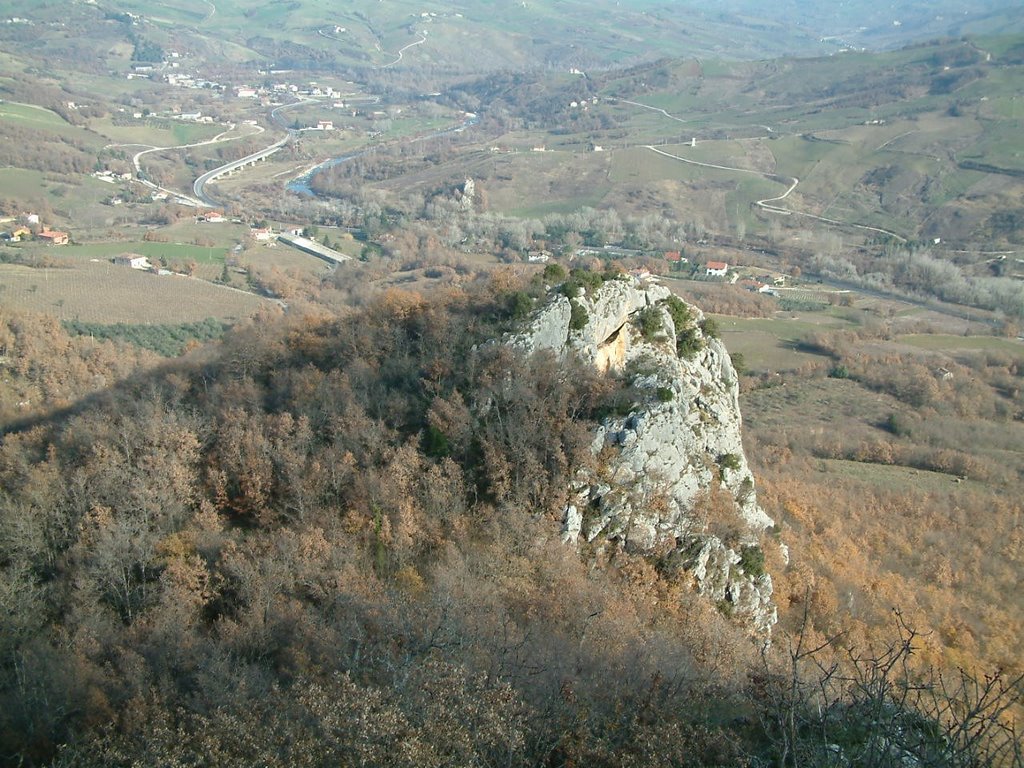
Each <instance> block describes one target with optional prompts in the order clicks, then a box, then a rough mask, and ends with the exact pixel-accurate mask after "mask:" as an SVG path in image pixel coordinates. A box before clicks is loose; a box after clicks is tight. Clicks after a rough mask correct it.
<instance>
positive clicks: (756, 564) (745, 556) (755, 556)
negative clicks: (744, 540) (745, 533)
mask: <svg viewBox="0 0 1024 768" xmlns="http://www.w3.org/2000/svg"><path fill="white" fill-rule="evenodd" d="M740 568H742V569H743V572H744V573H745V574H747V575H748V576H753V577H754V578H757V577H758V576H764V573H765V571H764V550H763V549H761V547H759V546H758V545H757V544H748V545H747V546H745V547H743V548H742V549H740Z"/></svg>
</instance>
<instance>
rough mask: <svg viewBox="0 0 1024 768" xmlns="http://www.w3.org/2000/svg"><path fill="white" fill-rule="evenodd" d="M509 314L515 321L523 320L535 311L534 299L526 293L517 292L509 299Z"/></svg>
mask: <svg viewBox="0 0 1024 768" xmlns="http://www.w3.org/2000/svg"><path fill="white" fill-rule="evenodd" d="M507 306H508V313H509V315H510V316H511V317H512V318H513V319H514V320H522V319H523V318H525V317H526V316H527V315H528V314H530V311H531V310H532V309H533V299H532V298H530V294H528V293H526V291H516V292H515V293H513V294H510V295H509V297H508V305H507Z"/></svg>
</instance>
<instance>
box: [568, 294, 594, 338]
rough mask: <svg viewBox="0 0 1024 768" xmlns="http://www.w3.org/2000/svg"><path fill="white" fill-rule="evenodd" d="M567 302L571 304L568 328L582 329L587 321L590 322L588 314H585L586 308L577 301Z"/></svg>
mask: <svg viewBox="0 0 1024 768" xmlns="http://www.w3.org/2000/svg"><path fill="white" fill-rule="evenodd" d="M569 303H570V304H571V305H572V310H571V312H570V314H569V330H570V331H580V330H583V329H584V328H585V327H586V325H587V323H589V322H590V315H589V314H587V310H586V308H585V307H584V306H583V305H582V304H580V303H579V302H578V301H570V302H569Z"/></svg>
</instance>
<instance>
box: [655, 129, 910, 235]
mask: <svg viewBox="0 0 1024 768" xmlns="http://www.w3.org/2000/svg"><path fill="white" fill-rule="evenodd" d="M646 148H647V149H649V150H651V151H652V152H657V153H658V154H659V155H664V156H665V157H669V158H672V159H673V160H678V161H679V162H682V163H688V164H689V165H699V166H702V167H704V168H717V169H718V170H721V171H733V172H735V173H749V174H753V175H754V176H760V177H761V178H763V179H768V180H769V181H779V180H780V179H784V178H786V177H784V176H779V175H777V174H772V173H763V172H761V171H754V170H751V169H750V168H734V167H732V166H728V165H717V164H716V163H702V162H699V161H697V160H690V159H689V158H686V157H680V156H679V155H673V154H672V153H670V152H665V151H664V150H661V149H658V148H657V147H654V146H651V145H650V144H648V145H647V147H646ZM789 182H790V186H789V189H787V190H786V191H785V192H783V193H782V194H781V195H778V196H777V197H766V198H764V199H763V200H758V201H756V202H755V203H754V204H755V205H756V206H758V207H759V208H761V209H762V210H765V211H768V212H769V213H776V214H779V215H780V216H802V217H803V218H805V219H812V220H814V221H820V222H823V223H825V224H833V225H835V226H839V227H852V228H854V229H863V230H866V231H868V232H878V233H880V234H883V235H888V236H889V237H891V238H893V239H894V240H898V241H899V242H901V243H905V242H907V239H906V238H905V237H902V236H901V235H897V234H896V233H895V232H890V231H889V230H888V229H882V228H881V227H869V226H868V225H867V224H854V223H852V222H848V221H839V220H838V219H829V218H827V217H825V216H818V215H816V214H813V213H805V212H803V211H794V210H792V209H790V208H783V207H782V206H779V205H772V203H776V202H778V201H780V200H785V199H786V198H787V197H789V195H790V193H791V192H792V191H793V190H794V189H796V188H797V185H799V184H800V179H798V178H796V177H795V176H792V177H790V178H789Z"/></svg>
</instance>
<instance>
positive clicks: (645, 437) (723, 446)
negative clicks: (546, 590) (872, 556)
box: [508, 276, 775, 632]
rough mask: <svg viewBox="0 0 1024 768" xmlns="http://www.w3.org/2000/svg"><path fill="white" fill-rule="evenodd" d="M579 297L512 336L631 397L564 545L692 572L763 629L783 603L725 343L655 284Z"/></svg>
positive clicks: (608, 422) (555, 305) (604, 434)
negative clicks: (627, 389)
mask: <svg viewBox="0 0 1024 768" xmlns="http://www.w3.org/2000/svg"><path fill="white" fill-rule="evenodd" d="M577 290H579V291H580V295H577V296H575V297H573V298H572V299H569V298H567V297H566V296H565V295H557V296H555V297H553V298H552V299H551V300H550V301H549V303H548V304H547V305H546V306H545V307H544V308H543V309H541V310H540V311H539V312H537V313H536V314H535V315H534V316H533V318H532V319H531V320H530V322H529V323H528V324H527V327H526V328H525V329H524V330H523V331H522V332H520V333H519V334H517V335H515V336H514V337H512V338H510V339H508V342H509V343H511V344H514V345H515V346H517V347H519V348H520V349H522V350H523V351H525V352H533V351H536V350H541V349H550V350H553V351H554V352H556V353H557V354H559V355H562V356H569V355H575V356H577V357H579V358H581V359H584V360H587V361H590V362H592V363H593V364H594V365H595V366H597V367H599V368H600V369H601V370H604V371H607V372H608V373H609V375H616V376H619V377H621V378H622V379H623V383H624V385H628V386H631V387H632V391H633V392H634V393H635V394H636V398H635V399H634V400H633V401H632V402H631V403H630V407H629V408H628V412H625V413H622V414H620V415H615V416H610V417H608V418H606V419H604V421H603V422H602V423H601V425H600V426H599V427H598V429H597V432H596V434H595V436H594V443H593V447H592V450H593V451H594V453H595V455H597V456H598V458H599V459H600V461H599V462H598V467H599V468H598V470H597V471H596V472H590V471H587V472H582V471H581V473H580V477H579V480H578V482H577V484H576V486H575V487H574V488H573V489H572V490H573V492H574V498H573V500H572V501H571V502H570V503H569V504H568V506H567V508H566V511H565V519H564V528H563V537H564V540H565V541H566V542H567V543H573V544H576V545H577V546H579V545H581V544H582V543H584V542H587V543H590V544H591V545H594V546H597V547H599V548H600V547H606V546H609V545H611V544H613V543H615V544H618V545H620V546H623V547H626V548H627V549H630V550H633V551H642V552H654V551H657V552H658V557H659V560H658V563H659V567H662V568H668V569H672V570H677V569H683V570H684V571H685V572H687V573H689V574H690V575H691V576H692V579H693V583H694V585H695V587H696V589H697V590H698V591H699V592H701V593H702V594H705V595H707V596H709V597H710V598H711V599H712V600H714V601H716V603H717V604H718V605H719V606H720V607H721V608H722V610H723V611H726V612H728V613H730V614H732V615H735V616H736V617H737V618H742V619H744V620H748V621H750V622H751V624H752V626H753V627H754V628H755V629H756V630H757V631H760V632H765V631H768V630H769V629H770V628H771V626H772V624H774V622H775V607H774V605H773V604H772V601H771V595H772V581H771V577H770V575H768V574H767V573H766V572H765V571H764V554H763V550H762V549H761V544H760V541H761V540H762V538H763V537H764V533H765V531H766V530H767V529H769V528H770V527H771V526H772V524H773V523H772V520H771V518H769V517H768V516H767V515H766V514H765V513H764V511H763V510H762V509H761V508H760V507H759V506H758V504H757V496H756V493H755V491H754V480H753V476H752V475H751V472H750V470H749V468H748V466H747V461H746V457H745V456H744V453H743V445H742V442H741V418H740V410H739V389H738V384H737V376H736V372H735V370H734V368H733V367H732V363H731V361H730V359H729V354H728V352H726V349H725V346H724V345H723V344H722V342H721V341H719V340H718V339H717V338H713V337H712V336H710V335H708V334H705V333H704V332H703V330H702V327H703V325H704V317H703V314H702V313H701V312H700V311H699V310H698V309H696V308H694V307H690V306H689V305H686V304H685V303H684V302H682V301H681V300H680V299H678V298H677V297H675V296H673V295H672V294H671V292H670V291H669V290H668V289H667V288H664V287H662V286H659V285H656V284H654V283H653V282H651V281H649V280H643V279H638V278H633V277H627V276H623V277H620V278H618V279H613V280H609V281H606V282H604V284H603V285H600V286H599V287H594V288H592V289H591V291H590V292H589V293H588V292H586V291H584V290H583V289H577V288H575V287H573V288H572V289H571V290H569V291H568V293H570V294H572V293H574V292H576V291H577ZM574 305H575V306H574ZM677 326H678V327H677ZM624 410H626V409H624ZM666 553H667V554H666Z"/></svg>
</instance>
